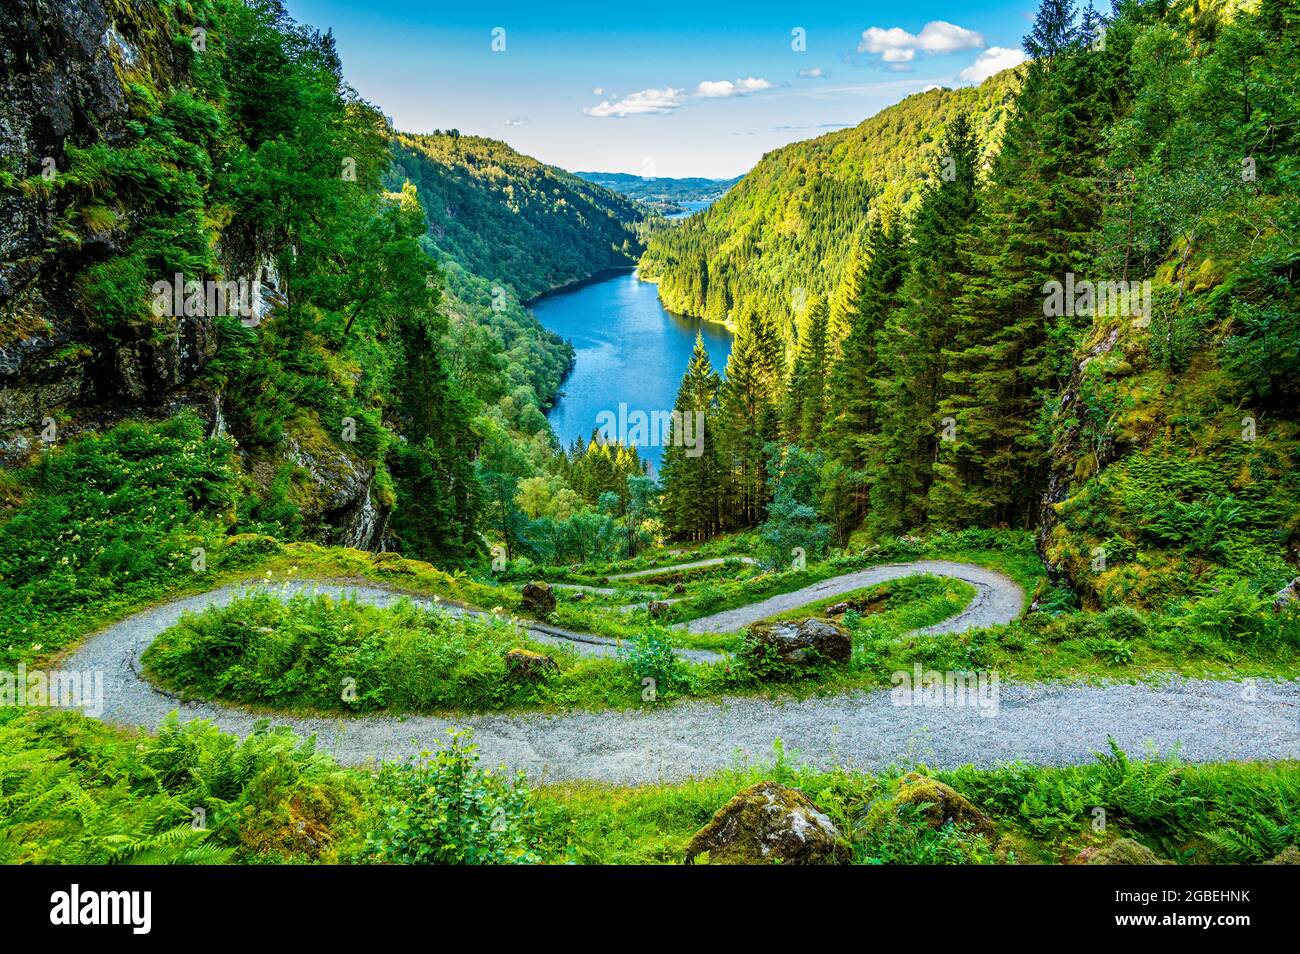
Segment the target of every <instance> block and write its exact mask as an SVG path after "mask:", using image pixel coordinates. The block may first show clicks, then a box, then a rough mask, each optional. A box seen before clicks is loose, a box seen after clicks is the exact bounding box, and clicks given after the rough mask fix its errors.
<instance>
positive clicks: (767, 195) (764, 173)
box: [641, 71, 1016, 336]
mask: <svg viewBox="0 0 1300 954" xmlns="http://www.w3.org/2000/svg"><path fill="white" fill-rule="evenodd" d="M1015 76H1016V74H1015V73H1014V72H1013V71H1007V72H1004V73H1000V74H998V75H997V76H994V77H992V78H990V79H989V80H987V81H985V82H984V83H983V84H982V85H981V86H979V87H977V88H963V89H956V90H950V89H936V90H930V91H929V92H925V93H917V94H915V95H913V96H909V97H908V98H907V99H905V100H903V101H902V102H901V103H898V104H896V105H894V106H890V107H889V108H887V109H884V110H881V111H880V112H879V113H878V114H876V115H875V116H872V117H871V118H870V119H867V120H864V121H863V122H861V123H859V124H858V125H857V126H855V127H853V128H851V129H843V130H839V131H837V132H832V133H828V134H826V135H824V136H819V137H818V138H816V139H810V140H808V141H806V142H797V143H793V144H791V145H789V146H785V147H783V148H781V149H777V150H775V151H773V152H770V153H768V154H767V155H765V156H764V157H763V158H762V160H761V161H760V162H759V163H758V165H756V166H755V167H754V168H753V169H752V170H751V171H750V172H749V173H748V174H747V175H745V177H744V178H743V179H741V181H740V183H739V184H738V185H736V186H735V187H734V188H733V189H731V190H730V191H729V192H728V193H727V194H726V195H725V196H723V198H722V199H720V200H719V201H718V202H716V203H715V204H714V205H712V206H710V207H709V208H708V209H706V210H705V211H703V212H701V213H698V214H696V215H694V216H692V217H691V218H690V219H688V220H686V221H685V222H683V223H682V224H681V226H680V227H678V228H675V229H671V230H668V231H663V232H658V233H656V234H654V235H653V236H652V238H651V240H650V243H649V248H648V249H647V250H646V254H645V255H644V256H643V257H642V260H641V273H642V276H643V277H645V278H648V279H650V280H653V281H658V282H659V293H660V296H661V297H662V298H663V301H664V304H665V305H666V306H667V307H668V308H670V309H671V310H673V311H677V312H680V313H682V314H687V315H695V316H697V317H701V318H707V319H708V320H710V321H719V322H727V323H729V324H731V325H732V326H733V327H734V326H735V324H736V323H737V322H738V321H739V317H738V316H739V311H740V310H741V309H743V307H745V306H749V307H762V308H764V309H766V310H767V311H769V312H770V313H771V314H772V316H773V319H774V320H775V321H776V323H777V327H778V328H779V329H781V330H782V332H783V333H785V334H786V335H787V336H789V334H791V333H792V330H793V325H794V321H795V315H796V313H797V312H798V311H801V310H802V303H803V302H804V301H805V300H806V298H807V296H808V295H814V294H827V293H829V292H830V291H831V290H832V289H834V288H835V286H836V284H837V283H838V282H839V280H840V278H841V276H842V275H843V273H844V271H845V269H846V268H847V266H848V262H849V258H850V256H851V255H852V254H853V252H854V250H855V249H856V248H858V246H859V245H860V244H861V243H862V241H863V240H864V237H865V232H866V229H867V226H868V222H869V221H870V220H873V219H875V218H878V217H880V216H882V215H883V216H885V217H886V218H890V217H893V216H897V215H900V214H904V213H906V212H908V211H910V210H911V209H912V208H913V207H914V206H915V205H916V203H917V201H918V200H919V197H920V194H921V188H922V185H923V182H924V179H925V177H926V176H928V175H930V174H931V173H932V167H933V165H934V162H935V158H936V156H937V155H938V152H937V150H938V148H939V137H940V135H941V133H942V131H943V128H944V127H945V126H946V125H947V124H948V123H950V122H951V121H952V119H953V118H954V117H955V116H956V115H957V114H958V113H962V112H964V113H965V114H966V115H967V117H968V120H969V121H970V123H971V124H972V125H973V126H974V128H975V131H976V134H977V135H978V137H979V141H980V143H981V147H980V148H981V160H982V159H983V157H985V156H988V155H990V154H991V153H992V152H993V151H994V150H995V148H996V146H997V142H998V137H999V135H1000V132H1001V129H1002V127H1003V125H1004V124H1005V123H1006V120H1007V117H1008V115H1009V114H1010V112H1011V103H1012V100H1013V98H1014V92H1015V88H1016V78H1015Z"/></svg>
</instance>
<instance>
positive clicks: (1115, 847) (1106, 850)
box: [1079, 838, 1173, 865]
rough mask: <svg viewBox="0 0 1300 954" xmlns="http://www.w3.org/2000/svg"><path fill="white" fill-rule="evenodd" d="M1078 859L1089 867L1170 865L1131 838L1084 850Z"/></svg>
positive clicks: (1119, 839) (1170, 862)
mask: <svg viewBox="0 0 1300 954" xmlns="http://www.w3.org/2000/svg"><path fill="white" fill-rule="evenodd" d="M1079 857H1080V858H1081V859H1082V860H1083V861H1085V862H1086V863H1087V864H1090V865H1171V864H1173V862H1172V861H1166V860H1165V859H1164V858H1161V857H1160V856H1159V855H1157V854H1156V853H1155V852H1154V851H1152V850H1151V849H1150V848H1148V847H1147V846H1146V845H1143V844H1141V843H1140V842H1136V841H1134V840H1133V839H1132V838H1116V839H1115V840H1114V841H1112V842H1111V843H1110V844H1108V845H1105V846H1103V847H1101V848H1095V849H1094V848H1085V849H1084V850H1083V851H1082V852H1081V853H1080V855H1079Z"/></svg>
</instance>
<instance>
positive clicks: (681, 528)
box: [660, 334, 726, 540]
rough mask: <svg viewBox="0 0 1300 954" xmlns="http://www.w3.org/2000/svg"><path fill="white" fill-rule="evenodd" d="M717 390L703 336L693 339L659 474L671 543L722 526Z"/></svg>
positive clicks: (695, 537) (719, 384)
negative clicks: (693, 342)
mask: <svg viewBox="0 0 1300 954" xmlns="http://www.w3.org/2000/svg"><path fill="white" fill-rule="evenodd" d="M721 388H722V381H721V379H720V378H719V377H718V373H717V372H716V371H715V370H714V369H713V364H712V362H711V361H710V360H709V352H708V350H707V349H706V348H705V347H704V337H703V336H702V335H700V334H696V336H695V350H694V352H693V353H692V354H691V360H690V363H689V364H688V365H687V367H686V373H685V375H683V376H682V383H681V386H680V387H679V388H678V389H677V400H676V403H675V404H674V406H673V410H674V412H675V413H676V417H675V419H674V421H673V426H672V432H671V435H670V439H669V443H668V447H666V448H665V449H664V456H663V467H662V471H661V474H660V480H661V482H662V484H663V496H662V502H661V507H660V510H661V514H662V518H663V525H664V530H665V532H666V533H667V534H668V535H669V536H670V537H673V538H675V539H683V540H703V539H706V538H708V537H710V536H712V535H713V534H715V533H717V532H718V531H719V530H720V529H721V527H722V510H721V508H722V504H723V500H724V497H725V477H726V475H725V474H724V472H723V468H722V458H721V455H720V454H719V452H718V435H716V434H715V433H714V428H715V427H716V425H717V423H718V421H719V410H718V397H719V392H720V390H721ZM701 421H702V424H701V423H700V422H701ZM679 428H680V429H679Z"/></svg>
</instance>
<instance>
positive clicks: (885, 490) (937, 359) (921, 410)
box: [871, 113, 979, 533]
mask: <svg viewBox="0 0 1300 954" xmlns="http://www.w3.org/2000/svg"><path fill="white" fill-rule="evenodd" d="M978 164H979V144H978V142H977V141H976V138H975V135H974V133H973V131H972V130H971V127H970V122H969V120H968V118H967V116H966V114H964V113H959V114H958V115H957V117H956V118H955V119H954V120H953V122H952V123H951V124H949V126H948V128H947V129H946V130H945V132H944V137H943V141H942V142H941V144H940V148H939V155H938V157H937V158H936V162H935V168H934V170H933V172H932V175H931V178H930V180H929V182H928V183H927V185H926V187H925V189H924V191H923V194H922V198H921V202H920V205H919V206H918V208H917V212H916V215H915V218H914V220H913V223H912V231H911V236H910V240H909V242H908V245H907V249H906V254H907V259H908V271H907V275H906V277H905V278H904V280H903V285H902V289H901V292H900V296H899V297H900V306H899V308H898V309H897V310H896V311H894V312H893V313H892V314H891V315H890V316H889V318H888V319H887V321H886V322H885V326H884V329H883V330H882V332H881V335H880V363H881V375H880V377H879V379H878V380H877V383H876V397H877V402H878V406H879V419H880V440H879V443H878V453H877V455H876V456H877V460H876V462H875V470H876V476H875V479H874V482H873V484H872V493H871V514H872V518H871V521H872V526H873V528H874V529H876V530H877V531H880V532H891V533H897V532H899V531H901V530H903V529H907V528H911V527H915V526H918V525H920V524H921V523H923V522H924V520H925V514H926V498H927V495H928V493H929V489H930V480H931V470H932V467H933V463H934V459H935V456H936V455H937V453H938V444H939V441H940V435H941V434H942V433H943V426H942V423H941V421H940V416H939V414H938V413H937V412H938V406H939V399H940V396H941V394H942V385H943V373H944V364H943V349H944V347H945V346H947V345H948V344H949V343H950V336H951V334H952V330H953V328H952V305H953V302H954V301H955V300H956V298H957V297H958V295H959V294H960V284H959V278H958V274H959V272H960V259H959V255H958V239H959V237H960V235H961V233H962V231H963V230H964V229H965V228H966V227H967V226H968V225H969V224H970V223H971V222H972V220H973V218H974V216H975V212H976V208H977V204H978V192H977V182H976V179H977V172H978Z"/></svg>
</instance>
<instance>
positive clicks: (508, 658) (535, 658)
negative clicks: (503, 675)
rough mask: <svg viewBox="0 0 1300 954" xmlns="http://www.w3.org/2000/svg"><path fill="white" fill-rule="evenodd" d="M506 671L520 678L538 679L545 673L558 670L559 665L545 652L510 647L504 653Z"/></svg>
mask: <svg viewBox="0 0 1300 954" xmlns="http://www.w3.org/2000/svg"><path fill="white" fill-rule="evenodd" d="M505 663H506V672H508V673H510V675H512V676H517V677H519V678H520V679H539V678H542V677H544V676H545V675H546V674H547V673H552V672H558V671H559V669H560V667H559V666H558V665H557V664H556V662H555V660H554V659H552V658H551V657H550V656H547V655H546V654H545V653H535V652H533V651H532V650H531V649H512V650H510V652H508V653H506V655H505Z"/></svg>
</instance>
